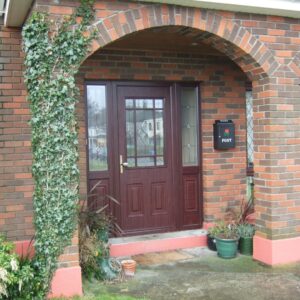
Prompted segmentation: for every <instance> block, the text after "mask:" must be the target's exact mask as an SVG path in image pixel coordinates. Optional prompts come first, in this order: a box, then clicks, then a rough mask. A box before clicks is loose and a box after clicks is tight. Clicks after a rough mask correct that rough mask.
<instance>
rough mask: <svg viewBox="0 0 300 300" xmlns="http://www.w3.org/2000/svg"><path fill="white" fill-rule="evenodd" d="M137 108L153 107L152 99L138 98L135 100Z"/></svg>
mask: <svg viewBox="0 0 300 300" xmlns="http://www.w3.org/2000/svg"><path fill="white" fill-rule="evenodd" d="M135 106H136V108H153V100H152V99H136V100H135Z"/></svg>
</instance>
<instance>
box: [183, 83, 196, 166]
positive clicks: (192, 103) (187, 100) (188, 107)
mask: <svg viewBox="0 0 300 300" xmlns="http://www.w3.org/2000/svg"><path fill="white" fill-rule="evenodd" d="M197 91H198V89H197V88H196V87H182V88H181V98H180V102H181V135H182V164H183V166H197V165H198V163H199V162H198V161H199V157H198V156H199V134H198V132H199V130H198V127H199V125H198V124H199V119H198V115H199V108H198V95H197V94H198V93H197Z"/></svg>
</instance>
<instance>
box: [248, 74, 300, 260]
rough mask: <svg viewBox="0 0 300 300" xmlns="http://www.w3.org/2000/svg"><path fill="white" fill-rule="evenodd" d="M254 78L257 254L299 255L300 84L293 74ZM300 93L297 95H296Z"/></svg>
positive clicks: (289, 257)
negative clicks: (289, 76)
mask: <svg viewBox="0 0 300 300" xmlns="http://www.w3.org/2000/svg"><path fill="white" fill-rule="evenodd" d="M265 81H266V80H261V82H256V83H254V93H253V98H254V118H255V124H254V132H255V134H254V137H255V139H254V140H255V210H256V213H257V233H256V236H255V240H254V258H255V259H257V260H260V261H262V262H264V263H266V264H270V265H273V264H279V263H288V262H292V261H297V260H300V252H299V249H300V156H299V153H300V103H299V95H300V87H299V85H297V84H295V82H296V79H295V80H293V78H280V77H278V78H272V79H270V83H267V84H266V82H265ZM297 97H298V98H297Z"/></svg>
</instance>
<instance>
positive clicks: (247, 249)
mask: <svg viewBox="0 0 300 300" xmlns="http://www.w3.org/2000/svg"><path fill="white" fill-rule="evenodd" d="M239 250H240V253H241V254H244V255H252V254H253V237H241V238H240V242H239Z"/></svg>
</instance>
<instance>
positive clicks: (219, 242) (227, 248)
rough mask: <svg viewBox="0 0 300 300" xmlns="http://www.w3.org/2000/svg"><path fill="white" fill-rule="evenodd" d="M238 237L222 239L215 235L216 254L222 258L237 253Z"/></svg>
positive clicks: (233, 255) (231, 256)
mask: <svg viewBox="0 0 300 300" xmlns="http://www.w3.org/2000/svg"><path fill="white" fill-rule="evenodd" d="M238 242H239V239H238V238H237V239H222V238H218V237H216V246H217V251H218V256H219V257H222V258H234V257H236V255H237V248H238Z"/></svg>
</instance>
